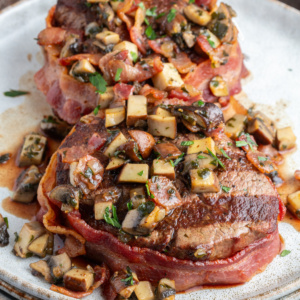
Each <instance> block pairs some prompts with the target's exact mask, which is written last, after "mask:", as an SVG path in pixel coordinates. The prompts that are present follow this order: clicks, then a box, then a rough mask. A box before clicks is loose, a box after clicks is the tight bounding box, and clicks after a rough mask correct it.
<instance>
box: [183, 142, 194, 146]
mask: <svg viewBox="0 0 300 300" xmlns="http://www.w3.org/2000/svg"><path fill="white" fill-rule="evenodd" d="M193 144H194V141H183V142H181V146H191V145H193Z"/></svg>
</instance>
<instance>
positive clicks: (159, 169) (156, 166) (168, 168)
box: [151, 159, 175, 180]
mask: <svg viewBox="0 0 300 300" xmlns="http://www.w3.org/2000/svg"><path fill="white" fill-rule="evenodd" d="M151 175H152V176H156V175H158V176H165V177H167V178H169V179H171V180H174V179H175V168H174V167H173V166H172V165H171V163H170V161H166V160H164V159H154V160H153V163H152V168H151Z"/></svg>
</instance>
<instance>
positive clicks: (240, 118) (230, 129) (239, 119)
mask: <svg viewBox="0 0 300 300" xmlns="http://www.w3.org/2000/svg"><path fill="white" fill-rule="evenodd" d="M246 121H247V116H245V115H241V114H235V115H234V116H233V117H232V118H230V119H229V120H228V121H227V122H226V128H225V133H226V135H227V136H229V137H230V138H233V139H236V138H237V137H238V136H239V135H240V133H241V132H243V131H244V128H245V123H246Z"/></svg>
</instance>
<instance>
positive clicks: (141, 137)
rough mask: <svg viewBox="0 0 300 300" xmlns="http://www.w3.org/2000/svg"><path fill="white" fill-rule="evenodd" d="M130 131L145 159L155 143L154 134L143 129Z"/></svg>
mask: <svg viewBox="0 0 300 300" xmlns="http://www.w3.org/2000/svg"><path fill="white" fill-rule="evenodd" d="M128 133H129V135H130V136H131V137H132V138H133V139H134V140H135V142H136V143H137V145H138V148H139V151H140V153H141V155H142V157H143V159H146V158H148V157H149V155H150V154H151V151H152V148H153V147H154V145H155V140H154V138H153V136H152V135H151V134H150V133H148V132H145V131H142V130H129V131H128Z"/></svg>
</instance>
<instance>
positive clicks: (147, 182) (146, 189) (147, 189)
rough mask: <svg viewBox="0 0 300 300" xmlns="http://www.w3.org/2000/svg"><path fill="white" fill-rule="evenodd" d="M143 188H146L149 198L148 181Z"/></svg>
mask: <svg viewBox="0 0 300 300" xmlns="http://www.w3.org/2000/svg"><path fill="white" fill-rule="evenodd" d="M145 186H146V191H147V195H148V196H150V190H149V184H148V181H147V182H146V184H145Z"/></svg>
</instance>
